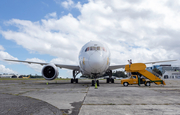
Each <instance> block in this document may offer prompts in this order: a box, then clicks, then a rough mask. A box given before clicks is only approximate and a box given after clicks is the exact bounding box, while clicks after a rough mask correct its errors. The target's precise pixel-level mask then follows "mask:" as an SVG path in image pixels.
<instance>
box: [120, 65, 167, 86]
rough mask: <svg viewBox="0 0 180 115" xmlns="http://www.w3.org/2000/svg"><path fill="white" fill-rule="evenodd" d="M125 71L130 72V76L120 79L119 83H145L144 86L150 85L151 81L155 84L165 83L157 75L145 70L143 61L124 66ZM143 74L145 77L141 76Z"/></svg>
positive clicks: (125, 84) (126, 84)
mask: <svg viewBox="0 0 180 115" xmlns="http://www.w3.org/2000/svg"><path fill="white" fill-rule="evenodd" d="M125 71H126V72H128V73H131V74H132V75H131V77H130V78H129V79H122V80H121V84H123V85H124V86H128V85H132V84H138V85H139V86H140V84H145V86H150V85H151V83H153V82H154V83H155V84H157V85H160V84H163V85H166V84H165V82H164V81H163V80H161V79H160V78H159V77H157V76H155V75H154V74H152V73H151V72H149V71H147V70H146V65H145V64H144V63H134V64H131V65H126V66H125ZM141 76H144V77H145V78H147V79H145V78H141Z"/></svg>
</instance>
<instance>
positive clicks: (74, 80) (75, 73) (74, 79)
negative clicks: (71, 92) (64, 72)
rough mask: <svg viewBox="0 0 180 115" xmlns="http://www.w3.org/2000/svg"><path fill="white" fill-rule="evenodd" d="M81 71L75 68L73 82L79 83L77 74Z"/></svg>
mask: <svg viewBox="0 0 180 115" xmlns="http://www.w3.org/2000/svg"><path fill="white" fill-rule="evenodd" d="M79 73H80V71H76V70H73V79H71V83H74V82H75V83H78V79H77V78H76V76H77V75H78V74H79Z"/></svg>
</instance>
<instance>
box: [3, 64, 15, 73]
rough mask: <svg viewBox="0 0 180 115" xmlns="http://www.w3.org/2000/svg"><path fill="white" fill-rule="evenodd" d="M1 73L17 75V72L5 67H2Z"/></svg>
mask: <svg viewBox="0 0 180 115" xmlns="http://www.w3.org/2000/svg"><path fill="white" fill-rule="evenodd" d="M0 73H14V74H17V72H15V71H13V70H11V69H9V68H6V67H5V66H4V65H0Z"/></svg>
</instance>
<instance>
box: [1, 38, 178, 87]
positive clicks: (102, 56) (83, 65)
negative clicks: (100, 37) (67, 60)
mask: <svg viewBox="0 0 180 115" xmlns="http://www.w3.org/2000/svg"><path fill="white" fill-rule="evenodd" d="M4 60H6V61H14V62H22V63H28V64H40V65H44V67H43V68H42V76H43V77H44V78H45V79H46V80H54V79H55V78H56V77H57V76H58V75H59V71H58V67H59V68H60V69H61V68H65V69H70V70H73V78H72V79H71V83H74V82H75V83H78V79H77V78H76V76H77V75H78V74H79V73H82V75H83V76H87V78H89V79H93V80H92V86H94V85H95V84H97V86H99V80H97V78H100V77H102V75H104V74H105V73H107V74H108V75H109V78H108V79H106V82H107V83H109V82H111V83H114V79H113V78H112V70H115V69H119V68H124V67H125V65H127V64H125V65H112V66H111V65H110V50H109V48H108V47H107V45H105V44H103V43H101V42H99V41H90V42H88V43H86V44H85V45H84V46H83V47H82V48H81V50H80V53H79V65H63V64H55V63H41V62H31V61H21V60H10V59H4ZM169 61H176V60H167V61H157V62H148V63H145V64H154V63H161V62H169Z"/></svg>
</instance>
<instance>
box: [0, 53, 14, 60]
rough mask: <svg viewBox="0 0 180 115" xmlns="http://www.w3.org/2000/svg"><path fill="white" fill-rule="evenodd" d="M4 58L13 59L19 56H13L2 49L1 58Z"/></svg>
mask: <svg viewBox="0 0 180 115" xmlns="http://www.w3.org/2000/svg"><path fill="white" fill-rule="evenodd" d="M4 59H13V60H17V58H15V57H13V56H11V55H10V54H9V53H7V52H4V51H0V60H4Z"/></svg>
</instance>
